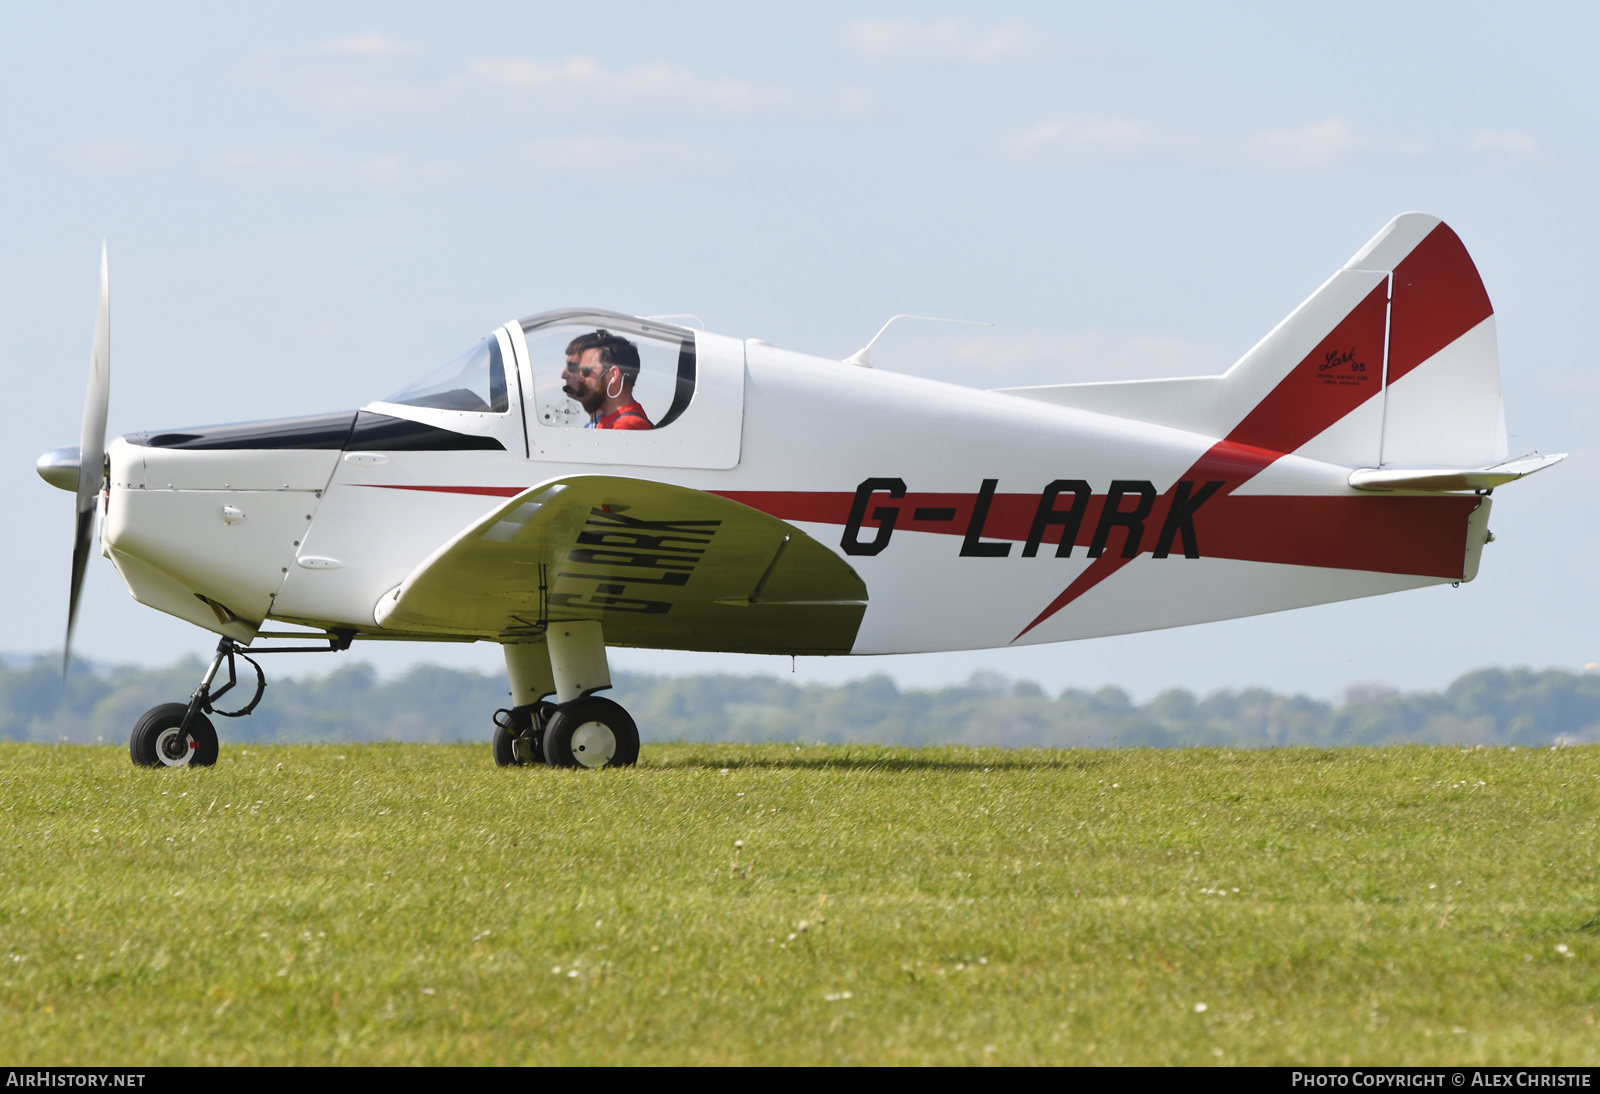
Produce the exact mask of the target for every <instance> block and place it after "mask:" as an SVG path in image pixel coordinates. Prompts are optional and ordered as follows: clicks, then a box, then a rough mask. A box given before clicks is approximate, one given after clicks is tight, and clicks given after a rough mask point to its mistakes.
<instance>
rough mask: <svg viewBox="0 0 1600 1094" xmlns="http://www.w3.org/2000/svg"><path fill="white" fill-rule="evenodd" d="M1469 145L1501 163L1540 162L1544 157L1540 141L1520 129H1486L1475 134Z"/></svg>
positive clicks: (1473, 149)
mask: <svg viewBox="0 0 1600 1094" xmlns="http://www.w3.org/2000/svg"><path fill="white" fill-rule="evenodd" d="M1467 147H1468V148H1470V149H1471V150H1472V151H1473V152H1475V153H1477V154H1478V155H1480V156H1483V157H1485V158H1486V159H1491V160H1497V161H1499V162H1501V163H1538V162H1540V161H1541V160H1543V159H1544V152H1543V150H1542V149H1541V148H1540V147H1539V142H1538V141H1537V140H1535V139H1534V137H1533V136H1532V135H1531V134H1528V133H1523V132H1521V131H1520V130H1485V131H1483V132H1481V133H1477V134H1474V135H1473V138H1472V140H1471V141H1470V142H1468V145H1467Z"/></svg>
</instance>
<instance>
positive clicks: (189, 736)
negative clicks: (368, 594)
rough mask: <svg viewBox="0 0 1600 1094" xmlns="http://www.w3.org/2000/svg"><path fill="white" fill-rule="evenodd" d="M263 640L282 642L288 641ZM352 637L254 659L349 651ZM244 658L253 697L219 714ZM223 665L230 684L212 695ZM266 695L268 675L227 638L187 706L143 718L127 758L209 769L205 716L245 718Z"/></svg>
mask: <svg viewBox="0 0 1600 1094" xmlns="http://www.w3.org/2000/svg"><path fill="white" fill-rule="evenodd" d="M263 637H273V638H281V637H287V636H286V635H267V636H263ZM354 638H355V633H354V632H353V631H351V632H344V631H341V632H339V633H337V634H330V635H329V636H328V645H326V646H279V647H277V648H276V649H258V650H255V651H253V652H255V653H258V654H260V653H326V652H330V651H338V650H347V649H349V648H350V643H351V641H352V640H353V639H354ZM235 657H243V658H244V659H245V660H246V661H247V662H249V664H250V667H251V668H253V669H255V670H256V693H255V694H254V695H253V696H251V697H250V701H249V702H248V703H246V704H245V705H244V706H242V707H240V708H239V709H238V710H218V709H217V708H216V706H215V705H214V704H215V703H216V701H217V700H218V699H221V698H222V697H223V696H224V695H226V694H227V693H228V692H230V691H232V690H233V689H234V688H235V687H236V686H237V685H238V683H239V676H238V673H237V672H236V671H235V666H234V658H235ZM223 662H227V665H228V682H227V683H226V684H223V685H222V686H221V687H220V688H218V689H217V690H216V691H212V690H211V682H212V681H213V680H215V679H216V678H217V673H218V671H220V670H221V668H222V665H223ZM266 690H267V674H266V673H264V672H262V671H261V666H260V665H258V664H257V663H256V661H255V659H254V658H252V657H250V656H249V654H246V653H245V652H244V647H243V646H241V645H239V643H237V642H235V641H234V640H233V639H231V638H224V639H222V641H220V642H218V643H217V652H216V656H214V657H212V658H211V665H210V667H208V668H207V669H206V674H205V675H204V676H203V677H201V678H200V686H199V687H197V688H195V689H194V693H193V694H192V695H190V696H189V701H188V702H187V703H162V704H161V705H160V706H156V707H151V708H150V709H149V710H147V711H145V712H144V715H143V717H141V718H140V719H139V720H138V721H137V722H136V723H134V726H133V732H132V733H131V734H129V735H128V756H129V757H130V758H131V759H132V760H133V762H134V763H135V764H137V765H139V766H140V767H210V766H212V765H213V764H215V763H216V762H217V751H218V743H217V730H216V727H215V726H213V725H212V724H211V719H209V718H207V717H206V715H207V714H215V715H217V716H219V717H222V718H243V717H244V716H245V715H247V714H249V713H250V712H251V711H253V710H255V709H256V707H257V706H259V705H260V703H261V696H262V695H264V694H265V693H266Z"/></svg>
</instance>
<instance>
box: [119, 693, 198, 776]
mask: <svg viewBox="0 0 1600 1094" xmlns="http://www.w3.org/2000/svg"><path fill="white" fill-rule="evenodd" d="M188 709H189V704H187V703H162V704H161V705H160V706H158V707H151V708H150V709H149V710H147V711H145V712H144V716H143V717H142V718H140V719H139V720H138V722H136V723H134V727H133V732H132V733H131V734H129V736H128V755H129V756H130V757H131V758H132V759H133V762H134V763H136V764H138V765H139V766H140V767H210V766H212V765H213V764H215V763H216V762H217V730H216V727H214V726H213V725H212V724H211V719H209V718H207V717H206V716H205V715H204V714H200V713H198V712H197V713H196V714H195V716H194V717H193V718H191V719H189V729H188V731H187V732H180V729H181V727H182V725H183V716H184V714H185V713H186V712H187V711H188Z"/></svg>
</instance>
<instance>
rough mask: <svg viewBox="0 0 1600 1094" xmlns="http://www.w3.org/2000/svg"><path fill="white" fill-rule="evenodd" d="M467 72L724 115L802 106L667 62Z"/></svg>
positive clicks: (518, 61)
mask: <svg viewBox="0 0 1600 1094" xmlns="http://www.w3.org/2000/svg"><path fill="white" fill-rule="evenodd" d="M470 67H471V70H472V72H473V73H474V74H475V75H477V76H478V77H479V78H481V79H483V80H485V81H486V82H488V83H490V84H492V85H495V86H497V87H501V88H506V89H509V90H512V91H518V92H534V93H542V94H546V95H556V96H560V97H563V98H567V99H579V100H586V101H589V102H603V103H658V104H668V103H670V104H676V105H682V106H689V107H693V108H696V109H702V110H711V111H715V112H727V113H742V112H748V111H758V110H763V109H767V108H772V107H778V108H792V107H795V106H798V105H800V103H801V100H800V97H799V96H797V95H795V94H793V93H792V92H789V91H786V90H784V89H783V88H778V87H770V86H762V85H759V84H751V83H746V82H745V81H743V80H732V79H722V80H708V79H706V78H705V77H703V76H700V75H698V74H696V73H694V72H691V71H689V70H688V69H683V68H674V67H673V66H672V65H670V64H668V63H667V62H665V61H655V62H652V63H649V64H643V65H638V66H636V67H634V68H630V69H626V70H612V69H608V68H605V67H604V66H603V65H601V64H599V63H598V62H597V61H595V60H593V59H592V58H589V57H581V56H577V57H570V58H568V59H567V60H565V61H563V62H560V63H551V62H546V61H535V60H532V59H530V58H527V57H514V58H510V59H506V60H480V61H473V62H472V64H471V66H470Z"/></svg>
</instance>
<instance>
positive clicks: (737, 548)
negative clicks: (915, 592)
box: [375, 475, 867, 654]
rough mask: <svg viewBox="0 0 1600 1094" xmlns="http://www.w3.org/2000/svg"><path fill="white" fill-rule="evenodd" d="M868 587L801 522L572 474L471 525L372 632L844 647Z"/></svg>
mask: <svg viewBox="0 0 1600 1094" xmlns="http://www.w3.org/2000/svg"><path fill="white" fill-rule="evenodd" d="M866 605H867V589H866V585H865V584H863V583H862V581H861V578H860V577H858V576H857V575H856V572H855V571H854V570H853V569H851V568H850V566H849V564H847V563H846V562H845V561H844V560H843V559H841V558H840V557H839V556H838V555H836V554H834V553H833V552H832V551H830V550H829V549H828V548H826V547H824V546H822V545H821V544H820V543H818V542H817V541H816V540H814V539H812V538H811V537H810V536H808V535H806V534H805V533H804V532H802V531H800V530H799V529H798V528H796V527H794V526H793V525H791V524H787V523H785V522H784V521H781V520H779V519H777V518H776V517H771V516H768V515H767V514H765V513H762V512H759V511H757V510H755V509H751V508H750V507H749V506H746V505H741V504H739V503H738V502H735V501H730V500H728V499H727V498H723V497H719V496H717V495H716V494H708V493H705V492H704V491H700V490H690V489H687V488H685V487H681V486H669V485H667V484H664V483H658V482H648V481H645V480H642V479H629V478H619V477H613V476H609V475H571V476H566V477H563V478H559V479H552V480H550V481H548V482H543V483H540V484H539V485H537V486H533V487H530V488H529V489H527V490H525V491H523V492H522V493H521V494H519V495H517V496H516V497H514V498H512V499H511V500H510V501H509V502H507V503H506V504H505V505H503V506H501V507H500V508H499V509H497V510H496V511H495V512H493V513H491V514H490V515H489V516H487V517H485V518H484V519H482V520H480V521H478V522H477V523H476V524H473V525H471V526H470V527H468V528H467V529H466V530H465V531H463V532H461V533H460V534H459V535H457V536H456V537H455V538H454V539H452V540H451V541H450V542H448V543H446V544H445V545H444V546H443V547H441V548H439V550H437V551H435V552H434V553H433V555H432V556H430V557H429V558H428V559H427V560H425V561H424V562H423V563H422V564H421V565H420V566H418V567H417V568H416V569H415V570H413V571H412V572H411V574H410V576H408V577H407V578H406V579H405V581H403V582H402V583H401V584H400V585H399V586H398V587H397V588H395V589H393V590H391V591H390V592H389V593H386V594H385V595H384V596H383V598H382V599H381V600H379V602H378V608H377V611H376V612H375V619H376V621H377V623H378V625H379V626H382V627H386V628H395V629H405V630H433V631H444V632H448V633H453V634H474V635H479V636H482V637H486V638H488V637H495V638H507V637H516V636H523V635H536V634H539V633H541V632H542V631H543V630H544V628H545V627H546V626H547V625H548V624H549V623H550V622H552V621H555V622H564V621H569V620H575V619H594V620H600V621H601V622H603V623H604V624H605V636H606V643H607V644H608V645H615V646H646V647H655V648H662V649H688V650H718V651H725V652H734V653H806V654H819V653H848V652H849V651H850V647H851V646H852V645H853V644H854V642H855V636H856V630H857V629H858V628H859V627H860V625H861V617H862V615H863V613H864V612H865V611H866Z"/></svg>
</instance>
